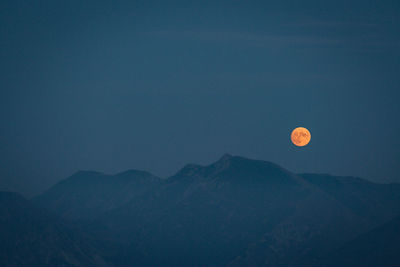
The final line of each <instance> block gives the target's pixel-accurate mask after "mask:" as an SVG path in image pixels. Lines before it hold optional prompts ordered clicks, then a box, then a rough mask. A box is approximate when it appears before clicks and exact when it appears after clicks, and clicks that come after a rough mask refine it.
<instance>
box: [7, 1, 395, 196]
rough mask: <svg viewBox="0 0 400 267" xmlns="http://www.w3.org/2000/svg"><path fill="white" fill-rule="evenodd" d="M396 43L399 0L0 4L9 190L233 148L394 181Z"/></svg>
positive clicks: (298, 166) (163, 165)
mask: <svg viewBox="0 0 400 267" xmlns="http://www.w3.org/2000/svg"><path fill="white" fill-rule="evenodd" d="M399 48H400V2H398V1H382V0H373V1H368V0H363V1H349V0H348V1H274V2H269V1H239V0H237V1H225V2H218V3H216V1H198V3H197V4H195V3H193V2H192V1H182V2H173V1H158V2H156V1H100V0H99V1H93V2H91V3H90V2H89V1H71V0H69V1H53V0H52V1H50V0H45V1H20V0H13V1H1V3H0V57H1V58H0V119H1V124H0V177H1V181H0V189H3V190H17V191H20V192H23V193H26V194H28V195H31V194H34V193H37V192H39V191H41V190H43V189H45V188H47V187H48V186H49V185H51V184H53V183H55V182H56V181H58V180H60V179H62V178H65V177H66V176H69V175H70V174H72V173H73V172H75V171H77V170H87V169H92V170H98V171H103V172H106V173H115V172H119V171H122V170H125V169H129V168H135V169H144V170H148V171H150V172H152V173H154V174H156V175H160V176H162V177H167V176H169V175H172V174H173V173H174V172H176V171H177V170H178V169H179V168H181V167H182V166H183V165H184V164H186V163H200V164H207V163H210V162H212V161H214V160H216V159H217V158H219V157H220V156H221V155H222V154H224V153H226V152H227V153H231V154H237V155H241V156H245V157H251V158H258V159H264V160H269V161H273V162H275V163H278V164H280V165H282V166H283V167H285V168H287V169H289V170H291V171H295V172H324V173H331V174H337V175H353V176H361V177H364V178H368V179H372V180H375V181H382V182H387V181H398V182H400V176H399V174H398V173H399V166H400V141H399V140H400V138H399V136H398V135H399V131H400V126H399V115H400V108H399V107H400V105H399V97H400V91H399V90H400V52H399ZM296 126H304V127H307V128H308V129H309V130H310V131H311V134H312V140H311V143H310V144H309V145H308V146H307V147H305V148H302V149H299V148H296V147H294V146H293V145H292V144H291V143H290V140H289V135H290V131H291V130H292V129H293V128H294V127H296Z"/></svg>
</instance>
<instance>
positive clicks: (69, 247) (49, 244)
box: [0, 192, 108, 266]
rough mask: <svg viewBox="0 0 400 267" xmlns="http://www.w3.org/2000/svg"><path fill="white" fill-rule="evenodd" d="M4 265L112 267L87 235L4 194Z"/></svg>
mask: <svg viewBox="0 0 400 267" xmlns="http://www.w3.org/2000/svg"><path fill="white" fill-rule="evenodd" d="M0 240H1V242H0V266H108V264H107V263H106V262H105V261H104V260H103V258H102V257H101V256H100V254H99V253H98V252H97V251H96V249H95V248H94V247H93V246H92V244H90V243H89V242H88V240H87V238H86V236H85V235H84V234H83V233H79V232H75V231H74V230H73V229H71V228H70V227H67V226H66V225H65V224H64V223H63V222H62V221H60V220H59V219H58V218H57V217H56V216H54V215H51V214H49V213H47V212H45V211H43V210H41V209H39V208H37V207H36V206H34V205H33V204H32V203H30V202H29V201H28V200H26V199H24V198H23V197H22V196H20V195H18V194H16V193H10V192H0Z"/></svg>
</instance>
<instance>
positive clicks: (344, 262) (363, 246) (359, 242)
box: [321, 216, 400, 267]
mask: <svg viewBox="0 0 400 267" xmlns="http://www.w3.org/2000/svg"><path fill="white" fill-rule="evenodd" d="M399 263H400V216H397V217H396V218H394V219H392V220H391V221H389V222H387V223H385V224H384V225H381V226H379V227H377V228H375V229H373V230H371V231H369V232H367V233H365V234H363V235H361V236H359V237H357V238H356V239H354V240H352V241H350V242H347V243H346V244H345V245H343V247H341V248H340V249H338V250H337V251H335V252H334V253H332V254H331V255H329V257H327V258H325V259H324V260H323V261H322V263H321V265H324V266H355V267H358V266H359V267H361V266H363V267H364V266H393V267H395V266H399Z"/></svg>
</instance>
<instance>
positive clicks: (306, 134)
mask: <svg viewBox="0 0 400 267" xmlns="http://www.w3.org/2000/svg"><path fill="white" fill-rule="evenodd" d="M290 139H292V142H293V144H294V145H296V146H306V145H307V144H308V143H309V142H310V140H311V134H310V131H309V130H307V129H306V128H304V127H297V128H296V129H294V130H293V131H292V134H291V135H290Z"/></svg>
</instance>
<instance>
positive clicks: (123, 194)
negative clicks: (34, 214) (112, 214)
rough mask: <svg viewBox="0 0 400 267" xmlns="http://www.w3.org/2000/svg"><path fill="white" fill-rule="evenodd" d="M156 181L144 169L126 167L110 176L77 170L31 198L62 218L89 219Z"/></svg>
mask: <svg viewBox="0 0 400 267" xmlns="http://www.w3.org/2000/svg"><path fill="white" fill-rule="evenodd" d="M159 183H160V179H159V178H158V177H155V176H153V175H151V174H150V173H148V172H144V171H137V170H129V171H125V172H122V173H119V174H117V175H113V176H111V175H105V174H102V173H99V172H94V171H79V172H77V173H75V174H74V175H72V176H71V177H69V178H67V179H65V180H63V181H61V182H59V183H58V184H56V185H55V186H53V187H52V188H50V189H49V190H48V191H46V192H45V193H44V194H42V195H40V196H38V197H36V198H34V199H33V200H34V202H36V203H37V204H38V205H40V206H45V207H46V208H48V209H50V210H51V211H53V212H55V213H58V214H59V215H61V216H62V217H64V218H67V219H72V220H91V219H94V218H96V216H98V215H100V214H103V213H105V212H107V211H109V210H112V209H115V208H117V207H119V206H121V205H123V204H125V203H128V202H129V201H132V200H133V199H135V198H139V197H140V196H142V195H143V194H145V193H146V192H148V191H150V190H152V189H153V188H154V187H155V186H156V185H158V184H159Z"/></svg>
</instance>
